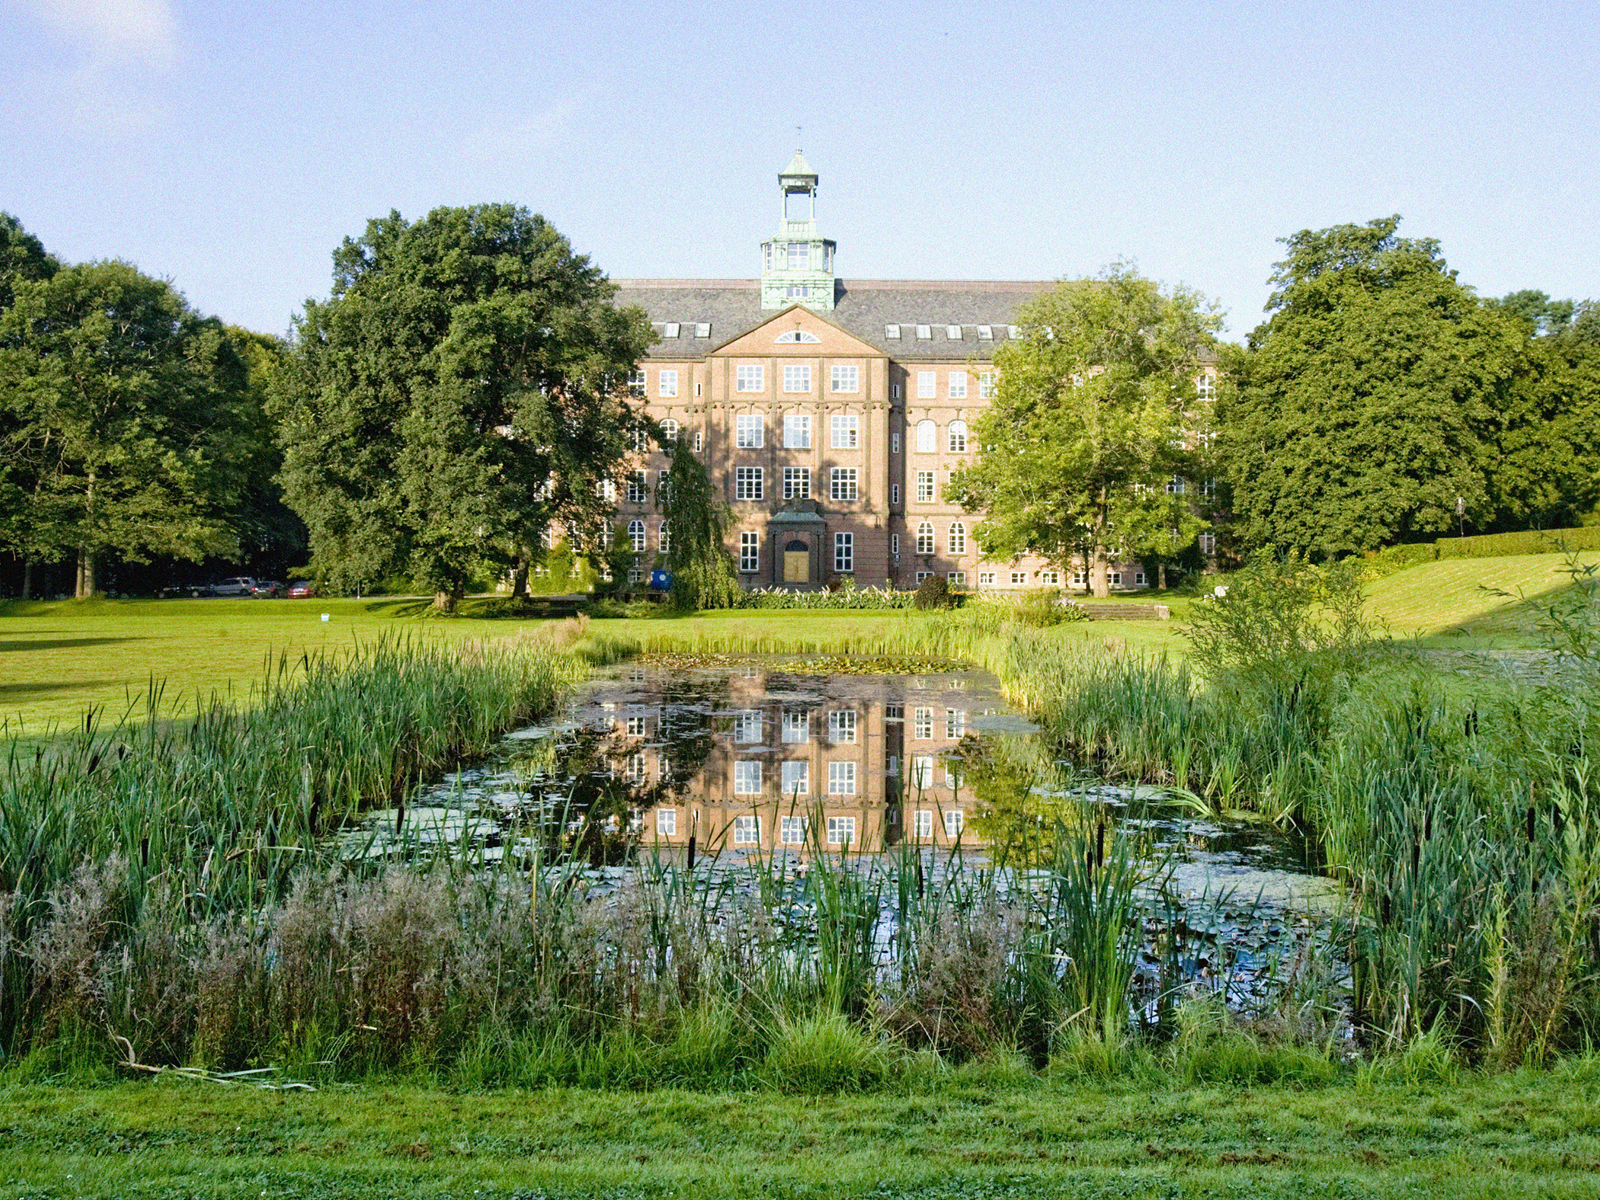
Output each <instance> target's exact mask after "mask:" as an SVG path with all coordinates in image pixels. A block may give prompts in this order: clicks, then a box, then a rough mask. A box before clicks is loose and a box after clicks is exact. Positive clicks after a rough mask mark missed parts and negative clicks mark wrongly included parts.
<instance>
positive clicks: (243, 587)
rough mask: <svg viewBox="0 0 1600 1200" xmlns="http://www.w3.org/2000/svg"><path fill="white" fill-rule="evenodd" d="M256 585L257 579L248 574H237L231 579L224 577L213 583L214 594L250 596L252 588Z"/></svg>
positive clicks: (212, 590) (212, 592)
mask: <svg viewBox="0 0 1600 1200" xmlns="http://www.w3.org/2000/svg"><path fill="white" fill-rule="evenodd" d="M255 586H256V581H255V580H254V579H252V578H251V577H250V576H248V575H235V576H233V577H232V578H231V579H223V580H220V581H218V582H217V583H213V584H212V585H211V594H212V595H213V596H248V595H250V592H251V589H252V588H254V587H255Z"/></svg>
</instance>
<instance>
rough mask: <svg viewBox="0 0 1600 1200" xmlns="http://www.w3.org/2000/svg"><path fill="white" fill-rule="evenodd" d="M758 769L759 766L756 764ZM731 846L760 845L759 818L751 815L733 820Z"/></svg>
mask: <svg viewBox="0 0 1600 1200" xmlns="http://www.w3.org/2000/svg"><path fill="white" fill-rule="evenodd" d="M754 765H755V766H757V767H759V766H760V765H761V764H760V763H756V764H754ZM733 844H734V845H735V846H759V845H760V844H761V818H760V817H758V816H756V815H755V814H754V813H751V814H749V815H747V816H743V817H735V818H734V819H733Z"/></svg>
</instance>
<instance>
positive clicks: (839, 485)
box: [828, 467, 856, 500]
mask: <svg viewBox="0 0 1600 1200" xmlns="http://www.w3.org/2000/svg"><path fill="white" fill-rule="evenodd" d="M828 496H829V498H830V499H832V500H854V499H855V498H856V469H855V468H854V467H834V468H833V469H832V470H831V471H830V472H829V482H828Z"/></svg>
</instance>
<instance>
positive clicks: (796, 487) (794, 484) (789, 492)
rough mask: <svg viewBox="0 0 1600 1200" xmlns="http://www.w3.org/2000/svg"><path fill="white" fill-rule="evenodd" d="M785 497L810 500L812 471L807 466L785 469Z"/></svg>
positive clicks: (787, 498)
mask: <svg viewBox="0 0 1600 1200" xmlns="http://www.w3.org/2000/svg"><path fill="white" fill-rule="evenodd" d="M783 498H784V499H785V500H808V499H810V498H811V471H810V470H809V469H808V468H806V467H785V468H784V469H783Z"/></svg>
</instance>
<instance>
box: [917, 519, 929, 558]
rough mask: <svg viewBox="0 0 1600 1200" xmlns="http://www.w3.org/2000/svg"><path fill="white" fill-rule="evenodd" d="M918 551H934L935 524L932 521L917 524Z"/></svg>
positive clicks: (919, 552) (923, 552) (920, 552)
mask: <svg viewBox="0 0 1600 1200" xmlns="http://www.w3.org/2000/svg"><path fill="white" fill-rule="evenodd" d="M917 553H918V554H932V553H933V524H932V522H930V521H924V522H923V523H922V524H921V525H918V526H917Z"/></svg>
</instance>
